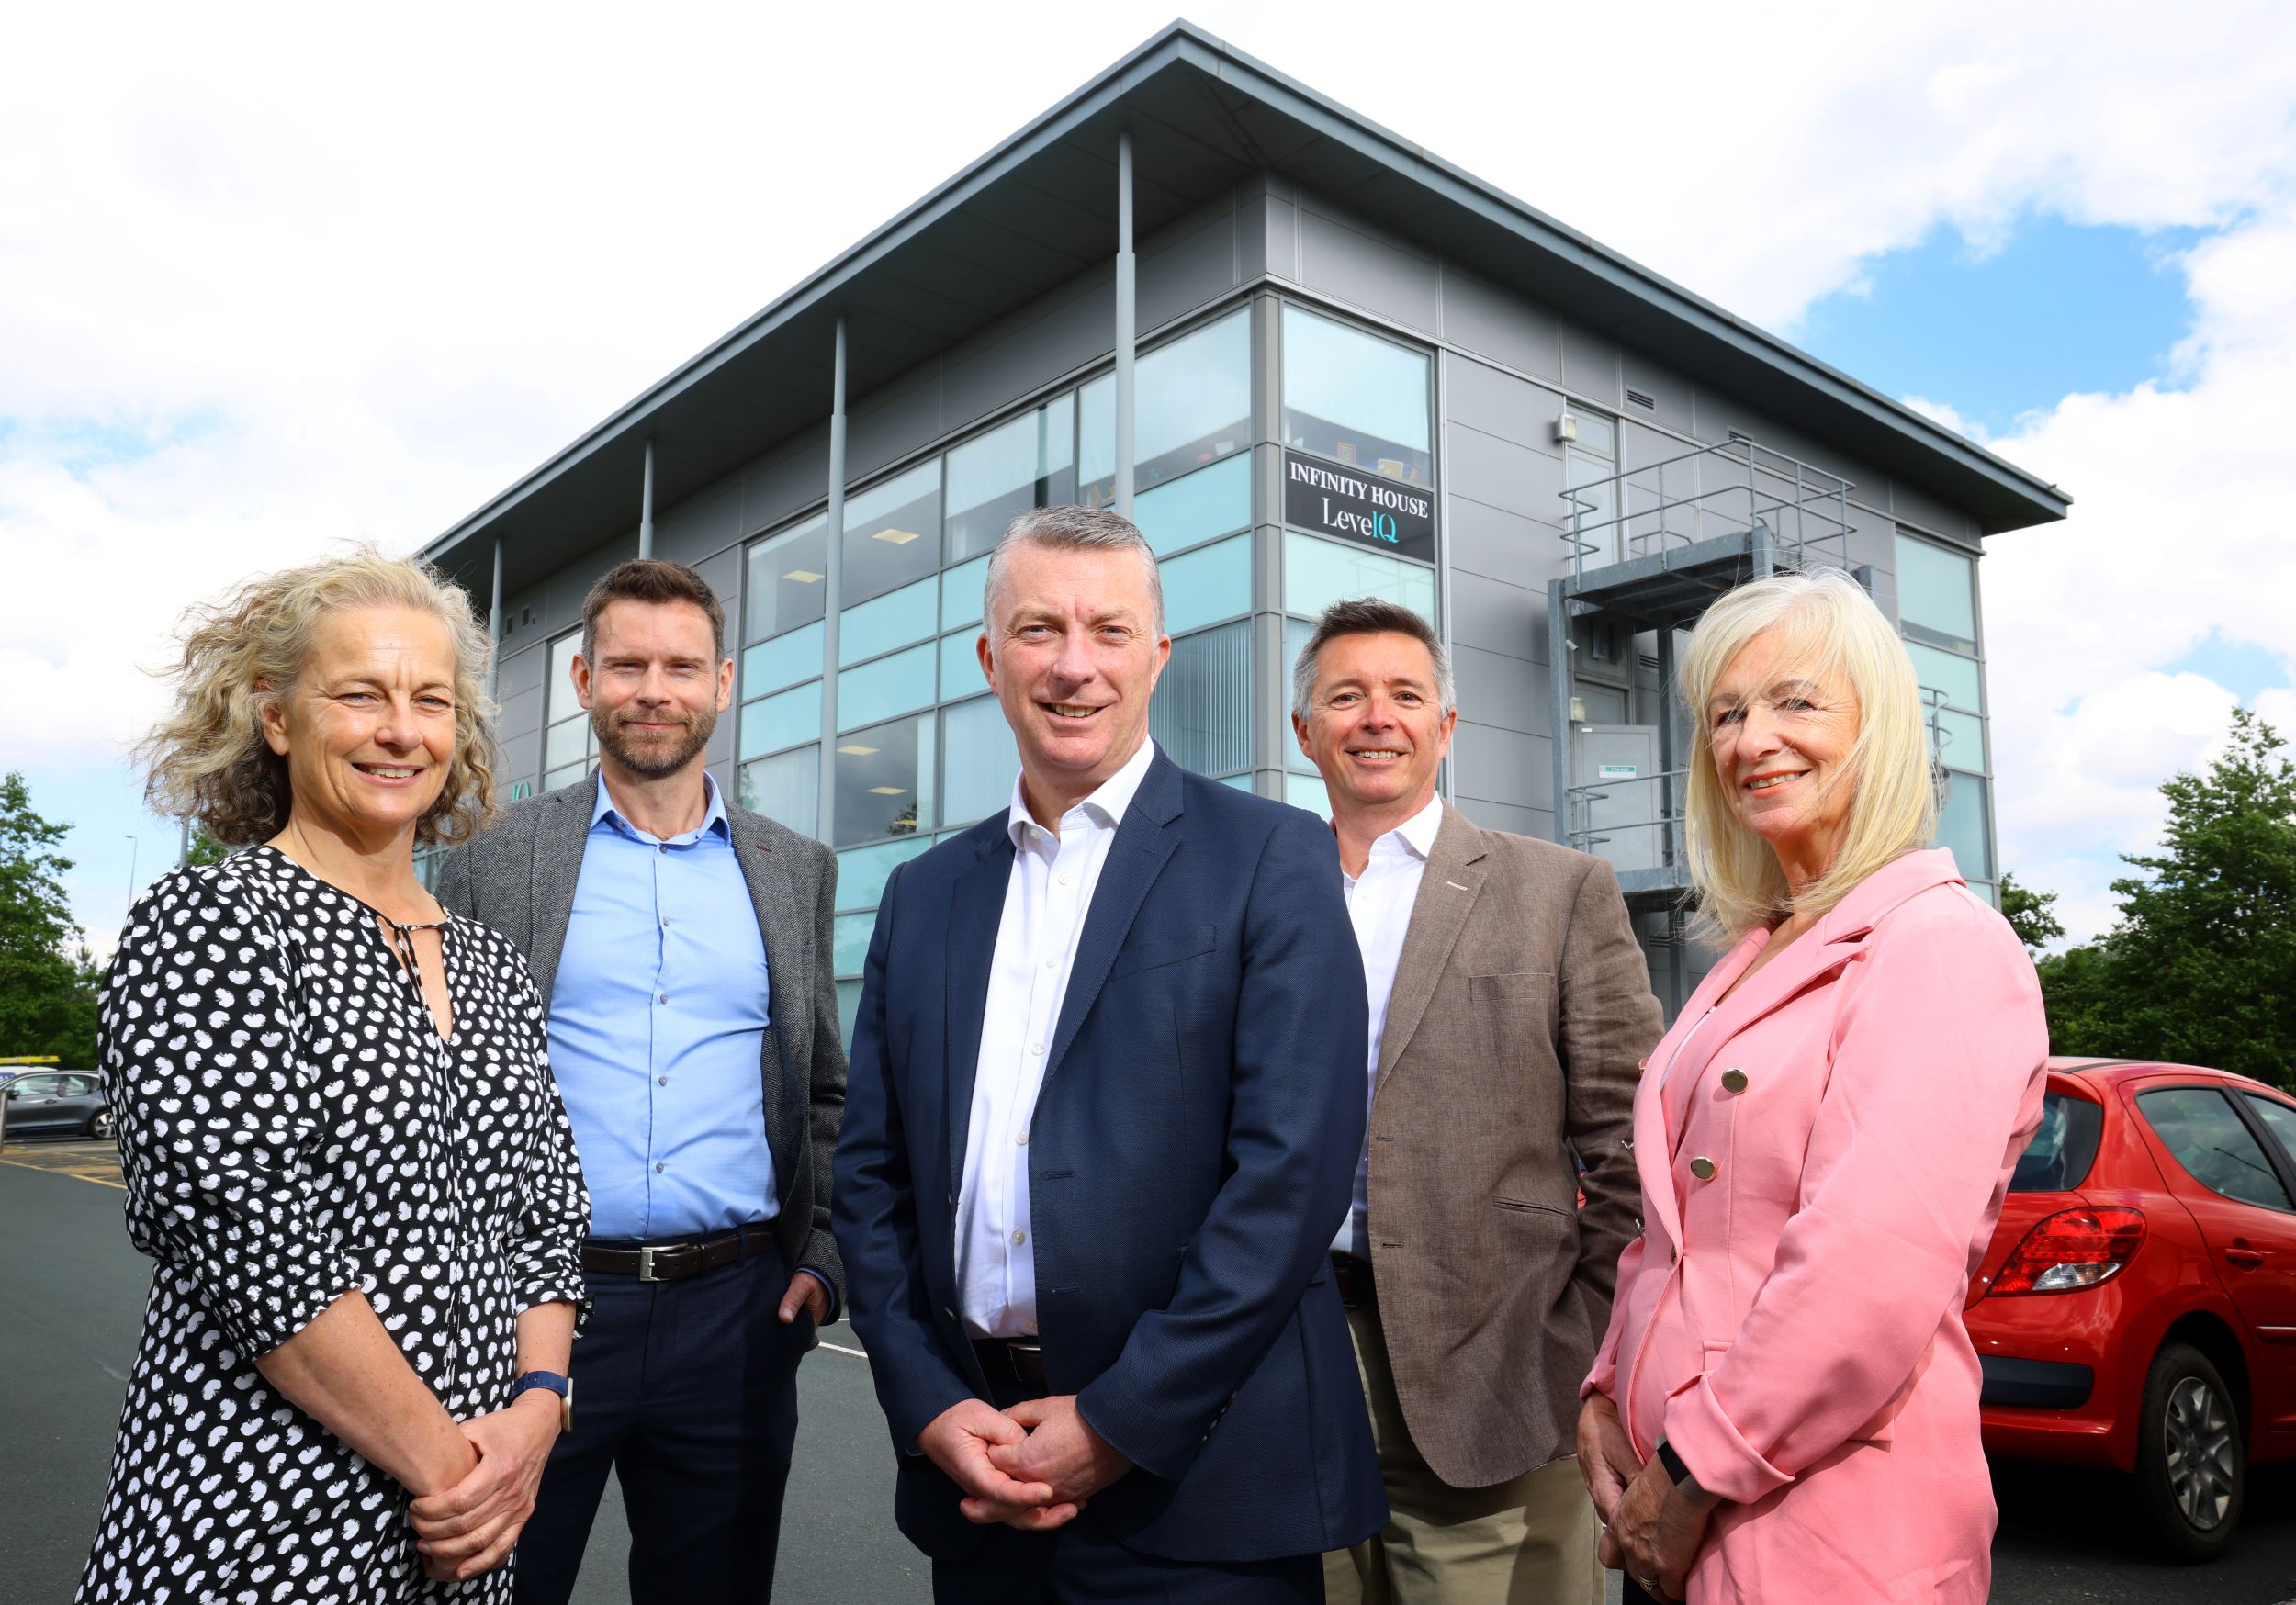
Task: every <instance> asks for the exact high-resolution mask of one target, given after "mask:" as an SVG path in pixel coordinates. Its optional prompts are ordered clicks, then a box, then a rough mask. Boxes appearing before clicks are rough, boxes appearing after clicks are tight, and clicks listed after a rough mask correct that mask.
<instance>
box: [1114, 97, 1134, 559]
mask: <svg viewBox="0 0 2296 1605" xmlns="http://www.w3.org/2000/svg"><path fill="white" fill-rule="evenodd" d="M1134 268H1135V264H1134V263H1133V261H1132V136H1131V129H1120V130H1119V132H1118V133H1117V136H1116V511H1117V512H1118V513H1119V514H1120V515H1121V516H1123V517H1125V518H1130V517H1131V516H1132V346H1133V344H1134V342H1135V341H1136V340H1137V338H1138V335H1139V331H1138V329H1137V327H1136V323H1137V316H1138V307H1137V294H1136V292H1137V289H1138V283H1137V280H1136V278H1135V276H1134Z"/></svg>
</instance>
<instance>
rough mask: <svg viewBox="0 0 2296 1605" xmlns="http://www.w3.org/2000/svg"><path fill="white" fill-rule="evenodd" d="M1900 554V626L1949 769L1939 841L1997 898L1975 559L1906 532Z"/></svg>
mask: <svg viewBox="0 0 2296 1605" xmlns="http://www.w3.org/2000/svg"><path fill="white" fill-rule="evenodd" d="M1896 555H1897V632H1898V634H1900V635H1902V636H1903V637H1904V638H1905V643H1906V653H1907V656H1908V657H1911V658H1912V659H1913V671H1914V676H1915V678H1916V679H1919V681H1920V684H1921V692H1922V697H1923V700H1924V701H1927V702H1928V703H1929V705H1930V746H1931V749H1932V751H1933V752H1934V754H1935V756H1936V758H1937V762H1938V764H1939V766H1940V768H1941V769H1943V771H1944V775H1945V797H1944V802H1943V804H1942V806H1941V807H1940V809H1939V810H1938V820H1937V845H1938V846H1940V847H1951V848H1952V849H1953V862H1954V863H1955V864H1957V865H1958V866H1960V869H1961V872H1962V874H1963V876H1964V877H1965V878H1966V879H1967V880H1968V881H1969V883H1970V885H1971V887H1972V888H1973V889H1974V890H1975V891H1977V892H1981V893H1982V894H1983V895H1984V896H1986V898H1988V899H1990V900H1992V901H1994V902H1997V903H1998V901H1999V897H1998V892H1996V890H1995V884H1996V881H1998V875H1999V867H1998V865H1996V864H1995V863H1994V861H1993V795H1992V792H1993V782H1992V780H1991V778H1990V777H1991V774H1992V765H1991V764H1990V763H1989V762H1988V761H1987V753H1986V746H1987V743H1986V709H1985V676H1984V670H1983V664H1982V662H1981V660H1980V659H1979V657H1978V656H1977V565H1976V561H1975V558H1973V557H1971V556H1969V555H1968V554H1966V553H1963V552H1954V551H1950V550H1948V549H1947V548H1945V547H1943V546H1941V545H1939V544H1936V543H1935V542H1932V541H1926V540H1923V539H1921V538H1920V537H1919V536H1918V535H1910V534H1907V533H1903V532H1900V533H1899V534H1898V536H1897V546H1896Z"/></svg>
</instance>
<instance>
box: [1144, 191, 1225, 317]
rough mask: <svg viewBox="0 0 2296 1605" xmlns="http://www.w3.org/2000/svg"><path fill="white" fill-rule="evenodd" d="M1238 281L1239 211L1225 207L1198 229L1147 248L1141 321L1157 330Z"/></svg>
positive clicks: (1213, 297)
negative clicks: (1236, 221) (1236, 214)
mask: <svg viewBox="0 0 2296 1605" xmlns="http://www.w3.org/2000/svg"><path fill="white" fill-rule="evenodd" d="M1235 286H1236V272H1235V214H1234V212H1232V211H1230V210H1225V209H1223V210H1222V211H1221V213H1220V215H1219V216H1218V217H1216V218H1214V219H1211V220H1210V222H1208V223H1206V224H1205V225H1204V226H1203V227H1202V228H1200V229H1198V230H1195V231H1194V232H1192V233H1189V234H1187V235H1184V236H1183V237H1181V238H1179V239H1177V240H1173V241H1169V242H1166V243H1164V244H1162V245H1161V246H1159V248H1158V249H1157V250H1156V251H1155V252H1154V253H1153V254H1151V253H1142V255H1141V258H1140V284H1139V317H1140V326H1141V327H1142V329H1154V328H1155V327H1156V326H1157V325H1158V324H1160V323H1164V322H1167V321H1169V320H1172V319H1174V318H1176V317H1178V316H1179V315H1180V314H1181V313H1183V312H1186V311H1188V310H1189V309H1192V308H1196V307H1200V306H1202V305H1203V304H1204V303H1205V302H1207V301H1210V300H1213V299H1216V298H1217V297H1220V296H1221V295H1224V294H1226V293H1227V292H1228V291H1229V290H1232V289H1233V288H1234V287H1235Z"/></svg>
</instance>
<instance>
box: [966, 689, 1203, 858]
mask: <svg viewBox="0 0 2296 1605" xmlns="http://www.w3.org/2000/svg"><path fill="white" fill-rule="evenodd" d="M978 672H979V670H977V669H975V670H974V673H976V674H977V673H978ZM1159 695H1161V693H1159ZM1150 706H1151V707H1153V706H1154V703H1153V702H1152V703H1151V704H1150ZM940 752H941V777H942V779H941V787H940V798H941V821H942V823H943V824H946V825H970V824H972V823H973V822H974V820H976V819H986V818H987V817H988V816H989V815H990V814H1002V813H1003V812H1004V811H1005V810H1006V809H1007V808H1008V807H1010V806H1011V805H1012V782H1013V777H1014V776H1016V775H1018V774H1019V772H1020V749H1019V747H1018V746H1015V745H1014V743H1013V738H1012V726H1010V725H1009V724H1006V723H1005V710H1004V708H1003V706H1002V705H1001V704H999V703H998V702H997V701H996V698H995V697H975V698H974V699H973V700H972V701H969V702H957V703H954V704H952V705H951V706H950V707H946V708H943V709H942V710H941V711H940Z"/></svg>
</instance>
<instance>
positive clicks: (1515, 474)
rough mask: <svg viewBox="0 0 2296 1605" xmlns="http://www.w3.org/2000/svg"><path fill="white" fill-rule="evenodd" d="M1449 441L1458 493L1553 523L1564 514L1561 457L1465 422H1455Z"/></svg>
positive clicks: (1450, 469)
mask: <svg viewBox="0 0 2296 1605" xmlns="http://www.w3.org/2000/svg"><path fill="white" fill-rule="evenodd" d="M1444 442H1445V444H1446V448H1447V449H1448V452H1449V455H1448V457H1447V458H1446V461H1445V464H1444V466H1445V469H1446V472H1447V476H1448V478H1449V483H1450V487H1451V494H1452V495H1453V496H1465V497H1469V498H1471V499H1474V500H1476V501H1480V502H1486V503H1488V504H1489V505H1491V506H1492V507H1498V508H1503V509H1505V510H1506V511H1509V512H1512V513H1514V514H1515V515H1516V516H1518V517H1521V518H1532V519H1540V520H1543V521H1545V522H1548V523H1549V524H1552V523H1554V522H1557V521H1559V519H1560V518H1561V517H1562V513H1563V505H1562V462H1561V460H1560V459H1559V458H1557V457H1550V456H1548V455H1547V454H1546V453H1544V452H1537V451H1533V450H1532V449H1531V448H1530V447H1528V446H1526V445H1520V444H1517V443H1515V442H1514V441H1512V440H1502V439H1501V438H1500V437H1499V436H1497V435H1495V434H1486V433H1484V432H1482V431H1481V430H1480V429H1475V428H1471V427H1469V425H1467V424H1464V423H1454V424H1452V425H1451V427H1450V429H1449V430H1448V431H1447V432H1446V434H1445V436H1444Z"/></svg>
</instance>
